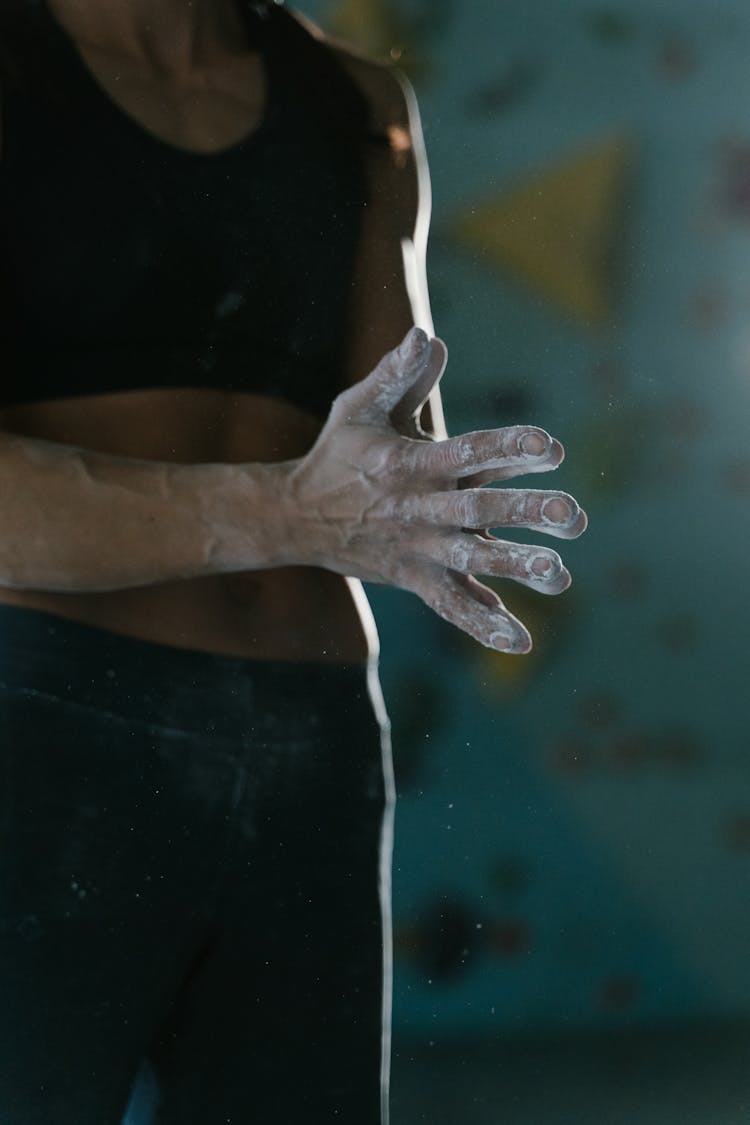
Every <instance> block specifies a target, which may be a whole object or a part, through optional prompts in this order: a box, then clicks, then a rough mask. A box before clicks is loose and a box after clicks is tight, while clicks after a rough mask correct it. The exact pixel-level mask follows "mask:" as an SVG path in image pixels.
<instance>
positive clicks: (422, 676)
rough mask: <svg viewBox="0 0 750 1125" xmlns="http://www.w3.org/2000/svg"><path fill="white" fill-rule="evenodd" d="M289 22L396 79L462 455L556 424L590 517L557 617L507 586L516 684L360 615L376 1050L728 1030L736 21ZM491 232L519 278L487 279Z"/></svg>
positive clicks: (739, 687) (331, 16)
mask: <svg viewBox="0 0 750 1125" xmlns="http://www.w3.org/2000/svg"><path fill="white" fill-rule="evenodd" d="M299 6H300V8H301V9H302V10H303V11H304V12H305V13H306V14H308V15H309V16H310V17H311V18H313V19H315V20H317V21H318V22H319V23H321V24H322V25H323V26H326V27H329V28H334V29H338V30H339V31H340V32H344V33H346V34H347V35H348V36H350V37H351V38H352V39H353V40H355V41H357V42H359V43H360V44H361V45H362V46H363V47H364V48H365V49H368V50H370V51H375V52H376V53H378V52H379V53H381V54H382V55H386V54H387V53H388V52H389V51H390V49H391V48H394V51H393V54H395V55H398V56H399V57H400V61H401V64H402V65H403V66H404V69H405V70H406V72H407V73H408V74H409V75H410V77H411V78H412V81H413V82H414V84H415V87H416V90H417V93H418V96H419V101H420V105H421V109H422V116H423V124H424V128H425V135H426V141H427V147H428V153H429V156H430V163H431V169H432V180H433V196H434V209H433V233H432V238H431V244H430V256H429V273H430V279H431V291H432V299H433V311H434V315H435V321H436V328H437V331H438V333H439V334H440V335H442V336H443V337H444V338H445V340H446V341H447V343H448V346H449V349H450V353H451V359H450V363H449V368H448V372H447V374H446V376H445V379H444V384H443V386H444V397H445V403H446V412H447V418H448V425H449V428H450V430H451V432H453V433H456V432H459V431H461V430H463V429H475V428H480V427H485V426H496V425H504V424H510V423H514V422H519V421H531V422H535V423H538V424H541V425H543V426H545V427H546V428H547V429H549V430H550V431H551V432H552V433H554V434H555V435H556V436H557V437H559V438H560V439H561V440H562V441H563V443H564V444H565V445H566V448H567V451H568V459H567V462H566V464H565V465H564V466H563V468H562V469H561V470H560V471H559V473H558V474H557V479H556V480H555V482H554V483H555V486H556V487H557V486H558V485H559V486H560V487H563V488H566V489H568V490H569V491H572V492H574V493H575V494H576V495H577V496H578V498H579V499H580V500H581V502H582V503H583V505H584V507H585V508H586V509H587V511H588V513H589V517H590V529H589V531H588V533H587V535H586V536H584V538H583V539H582V540H580V541H579V542H577V543H573V544H563V545H562V548H561V551H562V553H563V555H564V557H565V559H566V562H567V563H568V565H569V567H570V569H571V570H572V572H573V576H574V586H573V588H572V590H571V591H570V592H569V593H568V594H566V595H563V596H562V598H560V599H558V600H552V599H549V600H547V599H543V598H542V597H541V596H538V595H532V594H528V593H525V592H524V591H521V592H520V593H519V591H517V590H514V589H512V588H511V587H510V586H508V587H507V588H506V589H504V590H503V595H504V596H506V597H507V601H508V602H509V604H510V605H511V606H512V607H513V608H514V609H516V610H517V611H518V612H519V614H520V615H521V616H522V617H523V618H524V620H526V621H527V623H528V624H529V625H530V627H531V629H532V632H533V634H534V636H535V640H536V649H535V653H534V655H533V656H532V657H530V658H528V659H527V660H521V661H516V662H515V663H511V662H510V658H507V657H503V656H499V655H492V654H487V653H484V652H483V651H482V650H480V649H479V648H477V647H476V646H474V645H473V644H472V643H471V642H466V641H464V640H463V639H462V638H461V637H460V636H459V635H458V634H457V633H455V632H454V631H452V630H451V629H450V627H448V626H447V625H444V624H443V623H442V622H440V621H439V620H437V619H435V618H434V617H432V616H431V615H430V614H429V612H428V611H426V610H425V609H423V608H422V607H421V606H420V604H419V603H418V602H417V601H416V600H415V599H413V598H411V597H409V596H407V595H402V594H398V593H394V592H391V591H383V590H377V589H376V590H371V591H370V593H371V595H372V600H373V604H374V607H375V610H376V615H377V617H378V620H379V624H380V628H381V634H382V640H383V679H384V686H385V690H386V695H387V698H388V701H389V705H390V708H391V712H392V716H393V723H394V739H395V754H396V761H397V771H398V778H399V793H400V804H399V809H398V818H397V853H396V870H395V915H396V938H397V979H396V1028H397V1030H400V1031H406V1032H414V1033H415V1034H427V1035H429V1036H432V1037H436V1038H439V1037H441V1036H444V1035H449V1034H452V1033H453V1032H455V1031H464V1032H466V1031H478V1032H488V1031H494V1030H497V1031H498V1032H502V1033H514V1032H525V1031H534V1030H540V1029H543V1030H553V1031H554V1030H565V1029H580V1028H594V1029H595V1028H599V1027H601V1028H621V1027H636V1026H641V1025H642V1026H645V1025H653V1024H657V1023H659V1022H660V1021H674V1020H675V1019H677V1020H696V1019H697V1020H700V1019H702V1018H705V1017H707V1016H710V1017H712V1018H724V1017H738V1016H746V1015H748V1014H749V1013H750V973H749V972H748V968H747V951H748V947H749V945H750V772H749V770H748V758H749V753H748V752H749V749H750V747H749V745H748V742H749V738H748V706H747V696H748V670H749V667H750V662H749V661H748V656H747V637H748V635H750V608H749V607H748V597H747V591H746V575H747V570H748V566H747V561H748V558H749V557H750V541H749V540H750V536H749V534H748V529H749V528H750V449H749V446H748V430H749V426H748V423H749V422H750V98H749V96H750V70H749V69H748V57H750V15H748V13H747V11H746V9H745V8H744V7H743V6H742V5H740V4H739V3H736V4H729V3H724V4H721V3H720V4H712V5H710V6H709V5H706V4H704V3H700V2H698V0H680V2H677V0H672V2H669V3H664V2H661V3H657V4H646V3H636V2H634V0H627V2H623V3H621V4H615V5H611V6H609V5H606V6H602V5H598V4H596V3H584V2H581V0H566V2H565V3H562V2H560V0H557V2H556V3H550V2H546V3H545V2H543V0H525V2H524V3H520V2H513V3H498V2H497V0H473V2H472V3H471V4H463V5H462V4H459V3H458V2H457V0H456V2H451V0H441V2H440V3H439V4H435V3H428V2H427V0H424V2H419V0H320V2H313V0H305V2H303V3H301V4H300V5H299ZM590 154H594V156H593V157H592V158H591V160H589V155H590ZM596 154H599V155H600V159H599V160H598V163H597V157H596ZM514 192H515V193H520V194H521V196H523V197H524V198H523V200H521V202H519V196H518V195H516V197H515V203H513V201H512V200H513V193H514ZM534 199H536V200H537V204H534ZM487 204H492V205H493V206H494V207H495V208H496V213H495V214H494V215H490V216H489V217H486V218H485V219H484V220H481V215H482V208H483V207H484V206H485V205H487ZM472 214H473V216H474V218H473V221H474V222H475V223H482V222H483V229H484V230H485V231H486V232H487V244H486V245H485V246H484V247H482V245H481V238H480V239H479V241H478V242H476V243H473V242H472V240H471V238H470V237H469V236H468V235H467V232H466V230H465V225H466V220H467V218H470V217H471V216H472ZM477 215H479V218H477ZM462 222H463V224H464V227H463V228H462ZM510 230H512V232H513V239H514V242H515V250H514V251H513V253H514V254H515V255H516V257H515V258H513V253H511V251H509V250H508V247H507V246H506V247H505V248H504V249H503V248H502V247H501V250H500V252H499V256H498V257H493V253H492V252H491V246H490V244H491V242H492V240H493V239H496V238H499V240H500V242H501V243H502V241H503V239H506V240H507V238H508V231H510ZM519 247H520V249H519ZM540 263H541V264H540ZM540 270H541V271H542V274H544V276H543V277H540V274H539V271H540ZM545 270H546V274H545ZM535 271H536V273H535ZM571 277H572V278H573V279H574V285H573V293H572V296H571V294H570V293H569V294H568V295H567V297H565V296H564V295H561V292H560V287H561V286H563V287H564V285H565V283H566V279H567V280H568V281H570V278H571ZM550 278H551V280H550ZM556 286H557V290H556V289H555V287H556ZM597 302H599V306H597ZM597 307H598V309H599V311H598V312H597ZM550 480H551V478H550Z"/></svg>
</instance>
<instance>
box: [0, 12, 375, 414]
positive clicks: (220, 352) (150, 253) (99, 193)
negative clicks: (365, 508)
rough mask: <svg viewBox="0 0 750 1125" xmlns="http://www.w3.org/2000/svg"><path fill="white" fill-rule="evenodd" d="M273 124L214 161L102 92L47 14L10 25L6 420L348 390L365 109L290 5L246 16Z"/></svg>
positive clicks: (6, 33)
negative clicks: (209, 397)
mask: <svg viewBox="0 0 750 1125" xmlns="http://www.w3.org/2000/svg"><path fill="white" fill-rule="evenodd" d="M239 2H241V3H242V4H243V10H244V11H245V13H246V15H247V21H248V30H249V34H250V35H251V36H252V41H253V42H254V44H257V49H258V50H259V51H260V52H261V57H262V59H263V62H264V66H265V70H266V78H267V103H266V110H265V115H264V118H263V121H262V123H261V125H260V126H259V128H258V129H257V130H256V131H255V132H254V133H253V134H252V135H251V136H249V137H248V138H247V139H245V140H244V141H241V142H240V143H239V144H236V145H233V146H232V147H231V148H228V149H226V150H225V151H222V152H219V153H216V154H210V155H203V154H195V153H191V152H186V151H184V150H181V149H178V148H175V147H174V146H172V145H169V144H166V143H164V142H162V141H160V140H158V139H157V138H156V137H154V136H153V135H152V134H150V133H149V132H147V131H146V130H145V129H143V128H142V127H141V126H140V125H138V124H137V123H136V122H135V121H134V120H133V119H132V118H131V117H130V116H129V115H128V114H127V113H125V112H124V111H123V110H121V109H120V108H119V107H118V106H117V105H116V104H115V103H114V102H113V101H112V100H111V99H110V98H109V96H108V95H107V94H106V93H105V92H104V91H103V90H102V89H101V87H100V86H99V85H98V84H97V82H96V81H95V80H94V78H93V76H92V75H91V74H90V72H89V70H88V69H87V67H86V65H85V63H84V62H83V60H82V58H81V56H80V55H79V53H78V51H77V50H76V48H75V47H74V45H73V43H72V42H71V41H70V39H69V38H68V37H67V35H66V34H65V33H64V32H63V30H62V29H61V28H60V27H59V25H58V24H57V23H56V22H55V21H54V19H53V18H52V16H51V14H50V13H49V12H48V11H47V9H46V5H45V4H44V3H40V0H14V3H15V5H16V8H15V11H16V16H15V22H14V21H13V20H10V21H8V20H7V19H6V18H5V17H4V23H5V26H4V27H3V26H2V25H0V39H2V45H3V47H5V49H6V56H5V57H6V59H7V58H11V57H12V59H13V63H12V64H8V65H7V66H6V67H3V66H2V59H1V58H0V81H1V82H2V87H3V156H2V162H0V348H2V360H1V362H2V364H3V368H2V370H3V374H2V380H1V382H0V403H4V404H14V403H21V402H31V401H39V400H46V399H56V398H67V397H71V396H75V395H92V394H99V393H103V392H110V391H124V390H130V389H135V388H146V387H210V388H220V389H226V390H230V391H237V392H245V391H248V392H255V393H259V394H265V395H272V396H277V397H279V398H283V399H285V400H287V401H289V402H291V403H294V404H296V405H298V406H300V407H302V408H304V409H306V410H308V411H311V412H313V413H315V414H317V415H320V416H325V414H326V413H327V411H328V408H329V406H330V403H331V400H332V398H333V397H334V396H335V394H336V393H337V392H338V390H340V389H341V385H342V362H343V346H344V335H345V331H346V327H347V297H348V294H349V291H350V285H351V277H352V270H353V266H354V257H355V253H356V250H357V246H358V242H359V235H360V228H361V218H362V209H363V207H364V206H365V205H366V198H365V182H364V174H363V160H362V143H363V141H364V138H365V136H366V133H367V109H366V105H365V102H364V98H363V96H362V95H361V93H360V92H359V91H358V90H357V89H356V88H355V86H354V83H353V82H352V81H351V79H350V78H349V77H348V76H347V75H346V74H345V72H344V71H343V69H342V68H341V67H340V65H339V64H338V62H337V60H336V58H335V56H334V54H333V52H332V51H330V49H329V48H327V47H326V46H325V45H324V44H323V43H322V42H320V41H319V40H318V39H316V38H315V37H314V36H313V35H312V34H310V33H309V32H308V31H307V30H306V29H305V28H304V27H303V26H302V25H301V24H300V23H299V22H298V21H297V20H296V19H295V18H294V17H293V16H292V15H291V14H289V13H288V12H287V11H285V10H284V9H283V8H282V7H281V6H280V5H279V4H277V3H270V4H265V5H264V4H251V3H249V2H248V0H239Z"/></svg>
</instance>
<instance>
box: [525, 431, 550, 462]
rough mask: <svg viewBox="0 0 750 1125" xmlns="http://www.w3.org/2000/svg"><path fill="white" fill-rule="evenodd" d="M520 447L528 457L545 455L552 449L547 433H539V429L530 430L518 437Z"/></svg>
mask: <svg viewBox="0 0 750 1125" xmlns="http://www.w3.org/2000/svg"><path fill="white" fill-rule="evenodd" d="M518 448H519V449H520V450H521V453H525V454H526V456H527V457H543V456H544V454H545V453H548V452H549V449H550V443H549V438H548V437H547V436H546V434H541V433H539V431H538V430H529V431H528V432H527V433H525V434H521V436H520V438H519V439H518Z"/></svg>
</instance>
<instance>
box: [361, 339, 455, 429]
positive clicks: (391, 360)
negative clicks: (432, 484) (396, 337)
mask: <svg viewBox="0 0 750 1125" xmlns="http://www.w3.org/2000/svg"><path fill="white" fill-rule="evenodd" d="M446 354H447V353H446V348H445V345H444V344H443V342H442V340H437V339H433V340H430V338H429V337H428V336H427V333H426V332H424V331H423V329H421V328H411V329H410V330H409V331H408V332H407V334H406V336H405V337H404V339H403V341H402V342H401V344H400V345H399V347H398V348H395V349H394V350H393V351H390V352H388V353H387V354H386V355H384V356H383V358H382V359H381V360H380V363H378V365H377V367H376V368H375V369H374V370H373V371H371V372H370V374H369V375H368V376H367V378H366V379H363V380H362V382H361V383H357V384H356V385H355V386H354V387H350V388H349V390H347V391H345V392H344V394H342V395H340V396H339V403H340V408H341V409H343V410H344V411H345V413H346V417H347V420H348V421H349V422H358V423H360V424H365V425H367V424H369V425H372V424H375V423H378V422H385V421H387V420H388V416H389V415H390V413H391V411H392V410H393V409H394V407H396V406H397V405H398V404H399V403H400V402H401V400H402V399H403V398H404V396H405V395H407V394H408V393H409V392H410V391H413V389H414V388H416V387H417V384H420V389H421V385H422V384H423V382H424V381H425V380H430V381H431V383H434V382H435V381H436V379H437V378H438V375H439V374H440V373H441V372H442V368H443V367H444V366H445V359H444V357H445V355H446ZM433 366H434V367H435V374H432V375H431V374H430V372H431V371H432V368H433Z"/></svg>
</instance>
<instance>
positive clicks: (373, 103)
mask: <svg viewBox="0 0 750 1125" xmlns="http://www.w3.org/2000/svg"><path fill="white" fill-rule="evenodd" d="M295 18H296V19H298V20H299V22H300V23H302V25H303V26H304V27H305V28H306V29H307V30H308V31H309V32H310V33H311V34H312V35H314V36H315V38H316V39H319V40H320V41H321V42H323V43H324V44H325V45H326V47H327V48H328V50H329V51H331V53H332V54H333V56H334V58H335V59H336V61H337V62H338V64H339V65H340V66H341V68H342V69H343V70H344V72H345V73H346V74H348V75H349V77H350V78H351V79H352V81H353V82H354V83H355V85H356V86H357V87H358V89H359V90H360V92H361V93H362V94H363V95H364V97H365V100H366V101H367V104H368V105H369V107H370V119H371V121H372V125H373V128H374V129H375V131H377V132H381V131H382V132H383V133H387V132H388V131H389V130H390V129H392V128H393V127H394V126H400V127H401V128H403V129H406V130H408V129H409V128H410V126H411V127H413V126H414V124H415V118H416V102H415V99H414V94H413V91H412V89H411V86H410V85H409V83H408V81H407V80H406V78H405V77H404V76H403V74H401V72H400V71H398V70H396V69H395V68H394V67H392V66H389V65H388V64H387V63H382V62H377V61H376V60H374V59H371V58H368V57H367V56H365V55H361V54H359V53H358V52H357V51H355V50H354V49H353V48H352V47H350V46H348V45H347V44H345V43H342V42H341V41H340V40H338V39H335V38H333V37H332V36H329V35H327V34H326V33H325V32H323V31H322V30H321V29H320V27H318V26H317V25H315V24H313V23H312V22H311V21H310V20H308V19H307V18H306V17H305V16H301V15H300V14H299V13H298V12H295Z"/></svg>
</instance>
